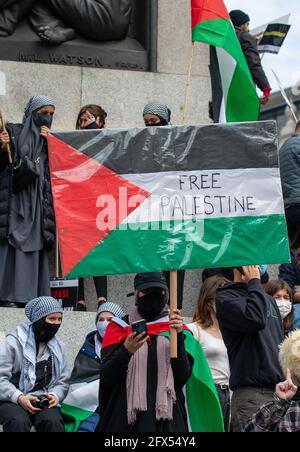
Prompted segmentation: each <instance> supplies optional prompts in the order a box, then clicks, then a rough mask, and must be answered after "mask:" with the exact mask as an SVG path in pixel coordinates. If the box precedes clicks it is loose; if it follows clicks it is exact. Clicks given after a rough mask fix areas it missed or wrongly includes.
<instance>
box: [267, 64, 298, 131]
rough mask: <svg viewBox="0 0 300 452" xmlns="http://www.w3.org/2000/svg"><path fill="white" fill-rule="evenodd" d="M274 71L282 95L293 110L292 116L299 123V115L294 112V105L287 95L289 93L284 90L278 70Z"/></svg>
mask: <svg viewBox="0 0 300 452" xmlns="http://www.w3.org/2000/svg"><path fill="white" fill-rule="evenodd" d="M272 72H273V74H274V77H275V79H276V81H277V83H278V86H279V89H280V92H281V95H282V97H283V99H284V100H285V102H286V104H287V106H288V107H289V109H290V111H291V113H292V116H293V118H294V120H295V123H296V124H297V123H298V118H297V116H296V113H295V112H294V109H293V106H292V104H291V102H290V100H289V98H288V97H287V94H286V92H285V90H284V88H283V86H282V83H281V81H280V79H279V77H278V75H277V74H276V72H275V71H274V69H272Z"/></svg>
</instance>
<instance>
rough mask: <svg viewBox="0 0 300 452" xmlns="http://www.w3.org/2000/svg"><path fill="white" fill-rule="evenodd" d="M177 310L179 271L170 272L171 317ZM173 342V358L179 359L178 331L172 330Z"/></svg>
mask: <svg viewBox="0 0 300 452" xmlns="http://www.w3.org/2000/svg"><path fill="white" fill-rule="evenodd" d="M175 309H177V271H171V272H170V310H171V315H172V314H173V311H174V310H175ZM170 342H171V358H178V350H177V331H176V330H175V329H174V328H171V331H170Z"/></svg>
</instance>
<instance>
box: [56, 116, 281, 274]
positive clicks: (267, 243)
mask: <svg viewBox="0 0 300 452" xmlns="http://www.w3.org/2000/svg"><path fill="white" fill-rule="evenodd" d="M276 144H277V143H276V126H275V123H274V122H260V123H249V124H245V123H243V124H235V125H233V124H232V125H229V124H228V125H208V126H183V127H158V128H155V127H154V128H144V129H130V130H125V129H124V130H115V129H112V130H109V129H107V130H104V131H100V132H99V131H94V130H91V131H80V132H70V133H60V132H57V133H52V134H50V136H49V159H50V167H51V177H52V191H53V195H54V203H55V210H56V219H57V226H58V234H59V243H60V250H61V260H62V268H63V273H64V275H66V276H68V277H70V278H71V277H81V276H82V277H85V276H91V275H93V276H96V275H107V274H108V275H109V274H125V273H136V272H153V271H163V270H181V269H193V268H207V267H228V266H229V267H231V266H240V265H254V264H260V263H264V264H275V263H282V262H288V261H289V247H288V239H287V232H286V222H285V215H284V205H283V199H282V189H281V181H280V173H279V167H278V154H277V145H276Z"/></svg>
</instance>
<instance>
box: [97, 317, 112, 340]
mask: <svg viewBox="0 0 300 452" xmlns="http://www.w3.org/2000/svg"><path fill="white" fill-rule="evenodd" d="M108 325H109V322H108V321H107V320H101V321H100V322H98V323H97V331H98V333H99V335H100V336H101V337H102V339H103V338H104V336H105V332H106V328H107V327H108Z"/></svg>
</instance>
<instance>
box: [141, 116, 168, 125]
mask: <svg viewBox="0 0 300 452" xmlns="http://www.w3.org/2000/svg"><path fill="white" fill-rule="evenodd" d="M167 125H168V123H167V121H166V120H165V119H162V118H161V119H160V121H159V122H157V123H156V124H153V123H152V122H151V123H149V124H146V127H162V126H167Z"/></svg>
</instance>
